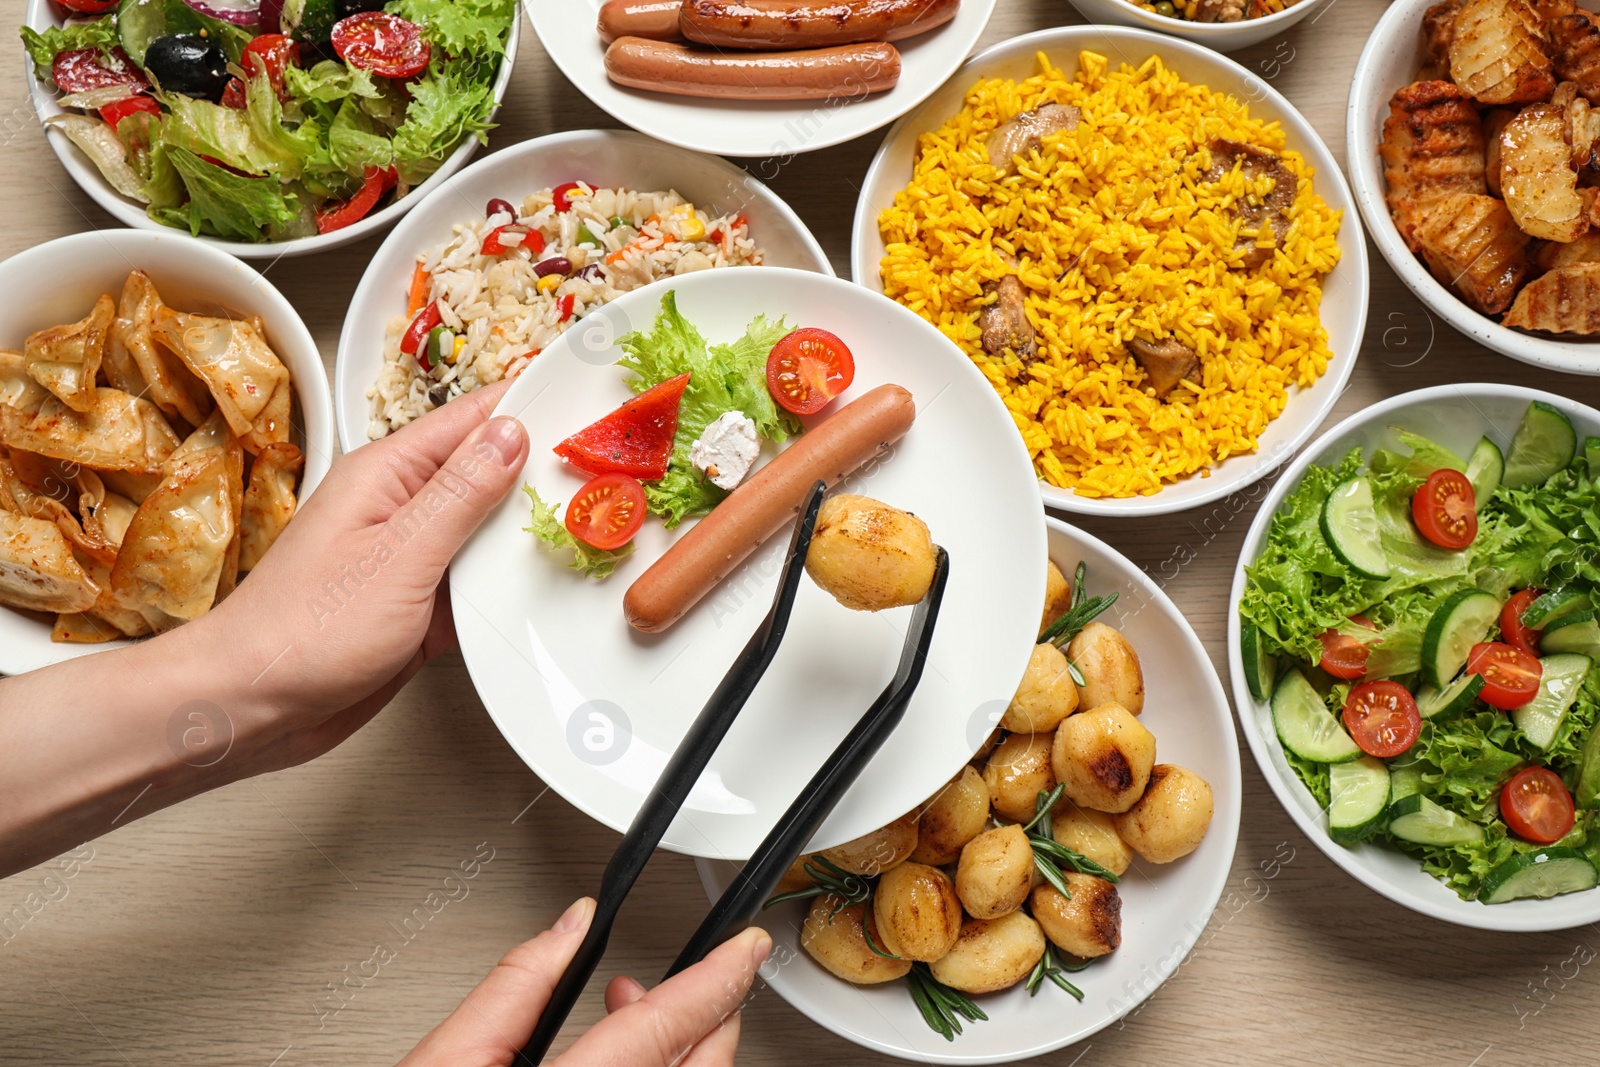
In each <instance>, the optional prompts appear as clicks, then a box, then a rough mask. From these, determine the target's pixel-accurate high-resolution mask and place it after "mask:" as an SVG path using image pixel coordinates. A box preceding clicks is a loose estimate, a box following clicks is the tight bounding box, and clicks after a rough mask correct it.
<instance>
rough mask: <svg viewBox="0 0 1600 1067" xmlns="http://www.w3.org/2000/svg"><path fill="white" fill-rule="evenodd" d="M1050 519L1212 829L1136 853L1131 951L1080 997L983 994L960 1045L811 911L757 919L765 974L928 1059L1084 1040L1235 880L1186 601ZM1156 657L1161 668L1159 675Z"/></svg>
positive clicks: (1037, 1050) (1029, 1051)
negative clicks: (1171, 859)
mask: <svg viewBox="0 0 1600 1067" xmlns="http://www.w3.org/2000/svg"><path fill="white" fill-rule="evenodd" d="M1046 526H1047V527H1048V530H1049V537H1050V558H1051V559H1053V560H1054V561H1055V562H1056V563H1057V565H1059V566H1060V567H1061V569H1062V570H1063V571H1065V572H1067V573H1068V574H1071V573H1072V570H1073V568H1074V567H1075V566H1076V565H1077V563H1078V561H1079V560H1083V561H1084V562H1086V563H1087V564H1088V567H1089V570H1088V580H1087V584H1088V586H1089V588H1090V590H1091V591H1092V592H1094V593H1096V594H1103V593H1107V592H1111V591H1116V592H1117V593H1118V600H1117V603H1116V604H1114V605H1112V607H1111V609H1110V611H1109V612H1108V613H1107V616H1106V618H1107V621H1109V622H1110V623H1111V624H1112V625H1114V626H1116V627H1118V628H1119V629H1121V630H1122V631H1123V632H1124V633H1125V634H1126V635H1127V636H1128V639H1129V640H1130V641H1132V642H1133V646H1134V648H1135V650H1137V651H1138V653H1139V655H1140V657H1141V658H1142V659H1143V661H1144V664H1145V684H1146V686H1147V687H1148V691H1147V698H1146V702H1145V710H1144V712H1143V714H1142V715H1141V716H1140V719H1141V720H1142V721H1143V722H1144V723H1145V724H1146V725H1147V726H1149V727H1150V729H1151V730H1152V731H1153V732H1154V733H1155V735H1156V746H1157V748H1156V752H1157V755H1158V757H1159V758H1160V759H1161V760H1162V761H1163V762H1167V763H1177V764H1180V765H1182V766H1185V767H1188V768H1189V769H1191V770H1193V771H1195V772H1197V773H1199V774H1200V775H1202V776H1203V777H1204V778H1205V779H1206V780H1207V781H1208V782H1210V783H1211V790H1212V794H1213V796H1214V798H1215V803H1216V811H1215V814H1214V815H1213V816H1212V820H1211V829H1210V830H1209V831H1208V832H1207V834H1206V838H1205V840H1204V841H1203V842H1202V843H1201V845H1200V847H1199V848H1198V849H1196V850H1195V851H1194V852H1192V853H1190V854H1189V855H1188V856H1185V857H1184V858H1183V859H1180V860H1178V861H1177V862H1175V863H1171V864H1166V865H1156V864H1149V863H1145V862H1143V861H1142V860H1141V861H1137V862H1136V863H1135V865H1134V866H1133V867H1130V868H1129V869H1128V871H1127V873H1126V874H1124V875H1123V876H1122V883H1121V886H1120V895H1121V897H1122V947H1121V948H1119V949H1117V951H1116V952H1114V953H1112V954H1111V955H1110V956H1108V957H1106V958H1105V959H1102V960H1101V961H1100V962H1098V963H1096V964H1094V965H1093V966H1092V967H1090V968H1089V969H1088V970H1085V971H1083V972H1082V973H1081V974H1074V975H1069V976H1068V977H1069V978H1071V980H1072V982H1073V983H1074V984H1075V985H1077V986H1078V988H1080V989H1082V990H1083V991H1084V994H1085V996H1084V1000H1083V1003H1082V1004H1078V1003H1075V1002H1074V1001H1073V1000H1072V999H1071V998H1070V997H1068V996H1067V994H1066V993H1064V992H1062V991H1061V990H1059V989H1056V988H1055V987H1054V986H1052V985H1050V984H1049V983H1048V982H1047V983H1045V985H1044V988H1042V989H1041V990H1040V991H1039V993H1038V996H1037V997H1029V996H1028V994H1027V992H1026V991H1024V990H1023V989H1022V988H1021V987H1013V988H1012V989H1010V990H1008V991H1006V992H1004V993H997V994H994V995H992V996H986V997H979V998H977V999H978V1002H979V1005H980V1006H981V1007H982V1008H983V1010H984V1011H985V1012H986V1013H988V1015H989V1021H988V1022H979V1023H972V1024H971V1025H969V1026H967V1028H966V1032H965V1033H964V1034H962V1035H961V1036H959V1037H957V1038H956V1039H955V1041H954V1042H946V1041H945V1040H944V1039H943V1038H941V1037H939V1036H938V1035H937V1034H935V1033H934V1032H933V1031H932V1030H929V1029H928V1027H927V1025H926V1024H925V1023H924V1022H923V1021H922V1017H921V1015H920V1014H919V1013H918V1011H917V1009H916V1007H915V1006H914V1005H913V1004H912V1002H911V996H910V993H909V992H908V991H907V989H906V987H905V985H904V983H900V982H896V983H892V984H890V985H887V986H878V987H862V986H853V985H849V984H848V983H845V982H841V981H840V980H839V979H837V978H835V977H833V975H831V974H829V973H828V972H826V971H824V970H823V969H822V967H821V966H819V965H818V964H817V963H816V961H814V960H813V959H811V957H810V956H808V955H806V954H805V952H804V951H803V950H802V949H801V948H800V945H799V943H798V928H799V925H800V922H801V920H802V919H803V917H804V915H805V911H804V907H803V905H800V904H787V905H780V907H779V908H778V909H774V910H773V911H772V912H769V913H767V917H765V918H764V919H761V920H758V921H760V922H762V923H763V924H764V925H765V926H766V928H767V929H768V930H770V931H771V932H772V935H773V938H774V939H775V941H776V947H775V949H774V952H773V955H772V959H771V960H770V961H769V962H768V963H767V965H766V966H765V967H763V968H762V977H763V978H765V979H766V981H767V984H768V985H770V986H771V987H772V988H773V989H775V990H777V991H778V993H779V994H780V995H781V996H782V997H783V998H784V999H785V1000H787V1001H788V1002H789V1003H790V1004H792V1005H794V1007H795V1008H796V1009H797V1010H799V1011H800V1012H801V1013H802V1014H804V1015H806V1016H807V1017H809V1018H810V1019H811V1020H812V1021H814V1022H816V1023H819V1024H820V1025H822V1026H825V1027H827V1028H828V1029H829V1030H832V1031H833V1032H834V1033H836V1034H838V1035H839V1036H841V1037H845V1038H848V1039H849V1040H851V1041H854V1042H855V1043H856V1044H858V1045H862V1046H864V1047H866V1048H870V1049H873V1050H875V1051H877V1052H884V1053H888V1054H889V1055H891V1056H900V1057H902V1058H904V1059H908V1060H915V1061H918V1062H921V1063H959V1064H975V1063H1011V1062H1014V1061H1018V1060H1024V1059H1028V1058H1029V1057H1032V1056H1037V1055H1040V1054H1041V1053H1045V1052H1049V1051H1051V1050H1052V1049H1058V1048H1061V1047H1062V1046H1064V1045H1069V1044H1071V1043H1072V1042H1074V1041H1082V1040H1083V1039H1085V1038H1087V1037H1090V1036H1092V1035H1093V1034H1095V1033H1096V1032H1098V1031H1099V1030H1101V1029H1103V1028H1104V1027H1106V1026H1109V1025H1110V1024H1111V1023H1113V1022H1115V1021H1116V1020H1118V1019H1120V1018H1122V1017H1123V1016H1124V1015H1126V1014H1127V1013H1128V1012H1130V1011H1132V1010H1133V1009H1134V1008H1135V1007H1137V1006H1138V1005H1139V1004H1140V1003H1142V1002H1143V1001H1144V1000H1145V998H1147V997H1149V996H1150V995H1151V994H1152V993H1154V992H1155V991H1156V989H1157V987H1159V986H1160V985H1161V983H1162V982H1164V981H1165V980H1166V979H1167V978H1168V977H1170V976H1171V975H1172V973H1173V972H1174V971H1176V970H1177V968H1178V966H1179V964H1180V962H1181V961H1182V960H1183V959H1184V958H1185V957H1186V956H1187V955H1188V954H1189V950H1190V949H1191V948H1192V947H1193V946H1194V943H1195V940H1196V939H1197V938H1198V937H1199V936H1200V933H1201V931H1203V930H1204V929H1205V925H1206V922H1207V920H1209V919H1210V917H1211V913H1212V911H1213V909H1215V908H1216V905H1217V901H1218V899H1219V898H1220V897H1221V895H1222V889H1223V885H1224V883H1225V882H1226V881H1227V879H1228V870H1229V867H1230V866H1231V865H1232V863H1233V850H1234V844H1235V841H1236V839H1237V837H1238V832H1239V809H1240V781H1239V748H1238V743H1237V741H1236V740H1235V739H1234V733H1233V723H1232V721H1231V717H1230V715H1229V712H1228V701H1227V698H1226V697H1224V696H1223V693H1222V685H1221V683H1220V682H1219V681H1218V680H1217V672H1216V670H1215V668H1213V667H1212V666H1211V661H1210V659H1209V658H1207V656H1206V653H1205V649H1204V648H1202V647H1201V645H1200V642H1199V640H1198V639H1197V638H1196V637H1195V634H1194V631H1193V630H1192V629H1191V628H1190V626H1189V624H1188V622H1187V621H1186V620H1185V619H1184V617H1183V616H1182V615H1181V614H1180V613H1179V612H1178V609H1177V607H1176V606H1174V605H1173V603H1172V601H1171V600H1169V599H1167V595H1166V594H1165V593H1163V592H1162V591H1161V589H1160V588H1159V587H1158V586H1156V585H1155V583H1153V582H1152V581H1151V580H1150V579H1149V578H1148V577H1146V575H1145V574H1144V572H1143V571H1141V570H1140V569H1139V567H1138V566H1137V565H1135V564H1134V563H1132V562H1130V561H1129V560H1128V559H1127V558H1126V557H1125V556H1123V555H1122V554H1121V553H1119V552H1118V551H1117V550H1116V549H1114V548H1112V547H1110V546H1109V545H1107V544H1105V543H1104V542H1103V541H1100V540H1098V539H1096V538H1094V537H1091V536H1089V535H1088V534H1086V533H1084V532H1082V531H1081V530H1078V529H1076V528H1074V527H1072V526H1069V525H1067V524H1066V523H1064V522H1062V521H1061V520H1059V519H1055V518H1049V519H1047V520H1046ZM1157 663H1159V664H1160V665H1161V667H1160V669H1159V670H1154V669H1152V667H1151V665H1152V664H1157ZM901 729H902V730H903V729H905V727H904V726H902V727H901ZM698 867H699V870H700V880H701V882H702V883H703V884H704V885H705V887H706V892H707V893H708V894H709V895H710V896H711V897H712V898H713V899H715V898H716V897H717V896H718V895H719V894H720V893H721V891H722V889H723V887H724V886H726V885H727V883H728V881H729V880H730V879H731V878H732V876H733V874H734V872H735V871H736V870H737V868H736V867H734V866H733V865H731V864H726V863H716V862H712V861H709V860H700V861H698ZM1063 1062H1065V1061H1063Z"/></svg>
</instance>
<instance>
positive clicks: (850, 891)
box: [761, 856, 872, 941]
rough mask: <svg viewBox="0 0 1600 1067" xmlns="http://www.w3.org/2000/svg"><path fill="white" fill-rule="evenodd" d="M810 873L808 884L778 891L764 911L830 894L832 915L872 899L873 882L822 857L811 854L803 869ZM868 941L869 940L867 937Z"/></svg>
mask: <svg viewBox="0 0 1600 1067" xmlns="http://www.w3.org/2000/svg"><path fill="white" fill-rule="evenodd" d="M802 869H803V870H804V871H805V872H806V873H807V874H808V875H810V876H811V885H809V886H807V887H806V888H804V889H796V890H795V891H794V892H792V893H779V894H778V895H777V896H774V897H771V898H769V899H768V900H767V902H766V903H765V904H763V905H761V908H762V910H763V911H765V910H766V909H767V908H771V907H775V906H776V905H779V904H782V903H784V902H786V901H790V900H810V899H811V898H812V897H820V896H825V895H826V896H832V897H836V898H838V904H837V906H835V907H834V909H833V913H832V915H829V918H830V919H832V918H833V916H834V915H837V914H839V912H840V911H841V910H843V909H844V908H846V907H848V906H849V905H851V904H865V903H867V901H869V900H871V899H872V883H871V882H869V881H867V880H866V879H865V878H863V877H862V876H861V875H859V874H851V873H850V872H849V871H847V870H845V869H844V868H843V867H840V866H839V865H838V864H836V863H834V862H832V861H831V860H829V859H827V858H826V857H823V856H812V857H811V858H810V859H809V860H807V861H806V863H805V866H804V867H803V868H802ZM869 941H870V939H869Z"/></svg>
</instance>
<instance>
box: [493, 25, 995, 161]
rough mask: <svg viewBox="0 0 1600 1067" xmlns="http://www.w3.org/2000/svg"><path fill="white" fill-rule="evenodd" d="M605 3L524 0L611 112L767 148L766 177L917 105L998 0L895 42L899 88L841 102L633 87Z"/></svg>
mask: <svg viewBox="0 0 1600 1067" xmlns="http://www.w3.org/2000/svg"><path fill="white" fill-rule="evenodd" d="M602 2H603V0H569V2H567V3H557V2H554V0H523V7H524V8H525V9H526V10H527V12H528V20H529V21H530V22H532V23H533V32H534V33H536V34H538V35H539V40H540V41H542V42H543V43H544V47H545V50H546V51H547V52H549V53H550V58H551V59H552V60H554V61H555V64H556V66H557V67H560V68H561V73H563V74H565V75H566V76H567V79H568V80H569V81H571V82H572V84H573V85H576V86H577V87H578V89H579V91H581V92H582V93H583V95H584V96H587V97H588V98H589V99H590V100H592V101H594V103H595V105H596V106H598V107H599V108H601V109H602V110H604V111H605V112H606V113H607V114H609V115H611V116H612V117H613V118H615V119H617V120H618V121H619V122H623V123H625V124H627V125H629V126H632V127H633V128H634V129H636V130H642V131H644V132H645V133H648V134H650V135H651V136H652V137H659V138H661V139H662V140H663V141H668V142H670V143H672V144H675V145H681V146H682V147H684V148H692V149H695V150H696V151H699V152H713V153H716V154H717V155H719V156H742V157H754V156H760V157H766V161H765V163H764V164H763V169H762V172H761V176H762V177H763V178H769V179H770V178H773V177H776V176H777V173H778V169H779V168H782V167H784V166H787V165H788V164H789V163H790V161H792V160H793V159H794V157H795V156H797V155H800V154H802V153H805V152H815V151H817V150H818V149H820V148H828V147H830V146H832V145H836V144H839V143H841V142H843V141H848V140H850V139H851V138H854V137H860V136H861V135H862V134H864V133H869V132H871V131H872V130H875V129H877V128H878V127H880V126H883V125H885V124H886V123H889V122H893V121H894V120H895V119H897V118H899V117H900V116H901V115H903V114H905V113H906V112H907V111H908V110H910V109H911V108H913V107H915V106H916V105H917V104H918V103H919V102H921V101H922V99H923V98H924V97H926V96H927V95H928V94H929V93H931V92H933V90H934V89H935V88H937V87H938V86H939V85H940V84H941V83H942V82H943V81H944V80H945V79H946V78H948V77H949V76H950V72H951V71H953V70H955V69H956V68H957V67H959V66H960V65H961V61H962V60H964V59H966V58H967V54H968V53H969V52H971V51H972V48H973V46H974V45H976V44H977V43H978V38H979V37H981V36H982V35H983V30H984V27H985V26H987V25H988V24H989V16H990V15H991V14H993V13H994V7H995V3H996V0H962V3H961V10H960V11H959V12H958V13H957V14H956V17H955V18H953V19H951V20H950V21H949V22H947V23H946V24H945V25H943V26H940V27H938V28H936V29H934V30H931V31H929V32H928V33H924V34H921V35H920V36H917V37H912V38H908V39H907V40H904V41H897V42H895V47H896V48H898V49H899V50H900V62H901V71H900V81H899V84H897V85H896V86H895V87H894V88H893V89H891V90H889V91H888V92H886V93H874V94H872V95H871V96H868V97H864V98H860V99H841V100H836V101H828V100H796V101H760V100H736V99H735V100H705V99H699V98H696V97H692V96H674V95H672V94H670V93H652V92H644V91H642V90H638V89H627V88H624V87H623V86H620V85H617V84H615V83H614V82H612V81H611V80H610V79H609V78H607V77H606V71H605V51H606V50H605V45H603V44H601V43H600V36H599V33H598V32H597V31H596V29H595V22H596V19H597V16H598V13H599V11H600V5H601V3H602ZM769 168H770V169H769Z"/></svg>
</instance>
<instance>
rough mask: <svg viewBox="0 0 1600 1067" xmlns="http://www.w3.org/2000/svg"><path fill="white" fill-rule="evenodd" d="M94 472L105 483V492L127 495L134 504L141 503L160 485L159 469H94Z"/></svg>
mask: <svg viewBox="0 0 1600 1067" xmlns="http://www.w3.org/2000/svg"><path fill="white" fill-rule="evenodd" d="M95 474H97V475H99V476H100V480H101V481H102V482H104V483H105V486H106V491H107V492H111V493H116V494H117V495H118V496H123V497H127V498H128V499H129V500H131V501H133V502H134V503H135V504H143V503H144V498H145V497H147V496H149V495H150V494H151V493H153V492H155V491H156V490H157V489H159V488H160V487H161V472H160V471H154V472H142V471H108V470H96V471H95Z"/></svg>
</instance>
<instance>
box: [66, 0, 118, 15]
mask: <svg viewBox="0 0 1600 1067" xmlns="http://www.w3.org/2000/svg"><path fill="white" fill-rule="evenodd" d="M119 2H120V0H56V3H58V4H60V5H61V6H62V7H64V8H66V9H67V10H68V11H77V12H79V13H80V14H84V15H104V14H105V13H106V12H107V11H110V10H111V9H112V8H114V7H116V6H117V4H118V3H119Z"/></svg>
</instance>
